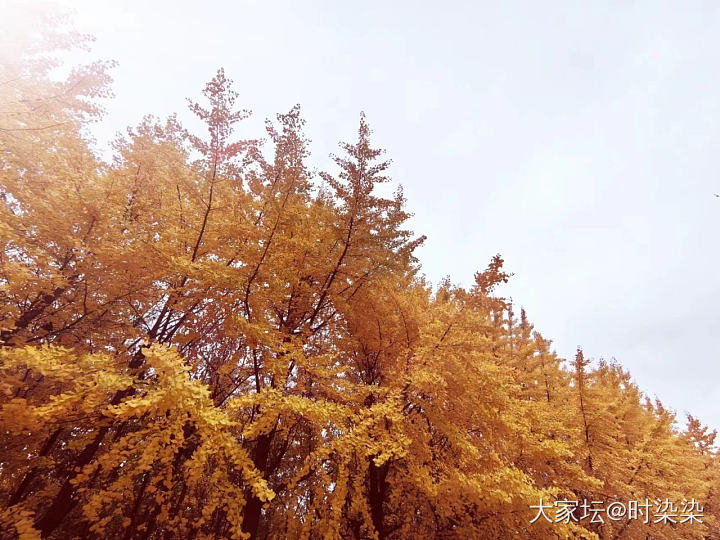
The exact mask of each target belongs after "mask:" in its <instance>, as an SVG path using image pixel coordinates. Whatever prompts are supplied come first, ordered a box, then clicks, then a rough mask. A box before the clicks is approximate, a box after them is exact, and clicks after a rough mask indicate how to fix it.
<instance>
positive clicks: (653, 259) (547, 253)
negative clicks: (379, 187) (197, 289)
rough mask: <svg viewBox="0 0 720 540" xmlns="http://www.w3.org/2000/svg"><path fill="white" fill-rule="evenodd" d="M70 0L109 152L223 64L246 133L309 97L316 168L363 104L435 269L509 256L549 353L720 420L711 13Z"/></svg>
mask: <svg viewBox="0 0 720 540" xmlns="http://www.w3.org/2000/svg"><path fill="white" fill-rule="evenodd" d="M2 1H4V0H0V2H2ZM63 3H64V4H65V5H70V6H73V7H75V8H77V10H78V14H77V19H76V21H77V26H78V27H79V29H81V30H83V31H87V32H90V33H92V34H95V35H96V36H97V42H96V46H95V49H94V54H95V56H98V57H101V58H111V59H115V60H117V61H118V62H119V66H118V68H117V69H116V70H115V72H114V75H115V80H116V82H115V85H114V88H115V93H116V98H115V100H114V101H113V102H112V103H110V104H109V115H108V117H107V119H106V120H105V121H104V122H103V123H102V124H100V125H98V126H97V128H96V130H95V133H96V135H97V137H98V140H99V141H100V143H104V142H105V141H107V140H108V139H110V138H112V135H113V133H115V132H116V131H118V130H123V129H124V127H126V126H127V125H130V124H135V123H137V122H138V121H139V119H140V118H141V117H142V115H143V114H146V113H153V114H156V115H160V116H164V115H167V114H169V113H171V112H178V113H179V115H180V118H181V119H182V120H189V118H190V114H189V112H187V109H186V106H185V101H184V98H185V97H188V96H190V97H198V96H199V94H200V90H201V88H202V87H203V85H204V83H205V82H206V81H207V80H208V79H209V78H210V77H211V76H212V75H213V73H214V72H215V70H216V69H217V68H218V67H220V66H223V67H224V68H225V70H226V73H227V75H228V76H229V77H231V78H233V79H234V80H235V81H236V88H237V90H238V91H239V93H240V97H239V102H240V103H241V105H242V106H244V107H247V108H251V109H252V110H253V111H254V113H255V116H254V119H253V120H251V121H249V122H248V130H249V131H248V133H250V132H255V133H258V132H259V131H260V129H261V126H262V121H263V119H264V118H266V117H269V116H273V115H274V114H275V113H276V112H285V111H287V110H288V109H290V107H291V106H292V105H293V104H295V103H300V104H301V105H302V107H303V111H304V115H305V117H306V119H307V121H308V124H307V126H308V133H309V136H310V138H311V139H312V140H313V146H312V149H313V154H314V161H315V163H318V164H320V165H321V166H326V164H327V163H328V161H327V159H326V156H327V155H328V154H329V153H330V152H332V151H335V150H336V148H337V147H336V143H337V141H338V140H340V139H343V140H346V139H349V138H352V137H353V136H354V134H355V133H356V127H357V122H358V113H359V111H361V110H364V111H365V112H366V113H367V115H368V118H369V121H370V124H371V126H372V128H373V129H374V131H375V140H376V142H377V143H378V144H379V145H380V146H383V147H385V148H387V150H388V156H389V157H391V158H392V159H393V162H394V163H393V170H392V173H393V176H394V179H395V180H396V181H398V182H400V183H402V184H403V186H404V188H405V194H406V196H407V199H408V204H409V208H410V209H411V210H412V211H413V212H414V213H415V218H413V221H412V226H413V227H414V229H415V230H416V231H417V232H418V233H424V234H427V235H428V241H427V244H426V246H425V247H424V248H422V250H421V251H420V258H421V261H422V263H423V267H424V271H425V273H426V274H427V276H428V277H429V278H430V279H431V280H432V281H433V282H437V281H438V280H439V279H440V278H441V277H443V276H444V275H446V274H449V275H450V276H451V278H452V279H453V281H455V282H458V283H461V284H464V285H468V284H470V283H471V282H472V276H473V273H474V271H475V270H478V269H482V268H484V267H485V266H486V264H487V262H488V261H489V259H490V257H491V256H492V255H493V254H494V253H497V252H499V253H501V254H502V255H503V256H504V258H505V260H506V266H507V269H508V270H510V271H512V272H514V273H515V276H514V278H513V279H512V282H511V284H510V285H508V286H507V287H505V288H504V289H503V291H502V292H503V293H504V294H506V295H508V296H512V297H513V299H514V302H515V304H516V305H517V306H518V311H519V307H520V305H522V306H525V308H526V309H527V311H528V315H529V317H530V318H531V320H532V321H533V322H534V323H535V324H536V327H537V328H538V329H539V330H540V331H541V332H543V334H544V335H545V336H546V337H549V338H552V339H554V340H555V344H556V348H557V350H558V352H559V353H560V354H561V356H564V357H570V356H572V354H573V353H574V350H575V347H576V346H577V345H579V344H580V345H582V346H583V347H584V349H585V352H586V355H588V356H592V357H595V358H597V357H601V356H603V357H606V358H611V357H615V358H617V360H618V361H619V362H620V363H622V365H623V366H625V367H626V368H628V369H629V370H630V371H631V373H632V374H633V376H634V377H635V379H636V381H637V382H638V383H639V385H640V387H641V388H642V389H643V390H645V391H647V392H648V393H649V394H650V395H651V396H654V395H657V396H658V397H659V398H660V399H661V400H662V401H663V402H664V403H665V405H666V406H667V407H669V408H672V409H674V410H676V411H677V412H678V413H679V414H680V415H683V414H684V412H685V411H689V412H691V413H693V414H695V415H696V416H699V417H700V419H701V420H702V421H704V422H706V423H709V424H711V425H713V426H715V427H720V386H719V385H718V383H717V379H718V375H720V333H719V332H718V323H719V321H720V317H719V311H718V310H719V308H720V272H718V268H720V254H719V253H718V232H719V231H720V227H719V225H720V198H716V197H714V196H713V194H714V193H716V192H717V193H720V178H719V174H718V170H719V165H720V109H719V108H718V107H719V105H720V11H719V10H718V8H717V7H716V6H718V5H719V4H717V3H715V2H712V1H707V2H696V1H688V2H682V3H678V2H660V1H657V0H656V1H652V2H629V1H627V2H626V1H606V2H571V1H567V2H560V1H558V2H534V1H529V2H508V1H503V2H500V1H496V2H483V1H473V2H432V3H431V2H392V3H391V2H380V1H371V0H366V1H364V2H360V3H358V2H352V3H351V2H337V1H334V2H331V1H327V2H303V1H287V2H273V1H254V2H249V1H232V2H230V1H228V2H220V1H206V2H183V1H173V2H169V1H168V2H154V1H149V0H145V1H137V0H126V1H123V2H118V1H117V0H113V1H109V2H108V1H98V0H81V1H74V0H63Z"/></svg>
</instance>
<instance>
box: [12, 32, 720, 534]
mask: <svg viewBox="0 0 720 540" xmlns="http://www.w3.org/2000/svg"><path fill="white" fill-rule="evenodd" d="M58 32H60V31H59V30H58ZM54 37H55V42H56V43H60V46H62V47H65V46H67V47H71V46H74V45H76V44H77V43H78V41H79V40H80V41H81V40H82V38H81V37H78V36H74V35H71V34H63V33H58V34H57V35H55V36H54ZM59 38H62V39H59ZM18 39H20V38H18ZM54 52H56V51H53V50H52V49H50V48H48V47H47V46H45V45H42V44H40V45H38V43H37V42H36V41H28V42H27V44H26V47H25V49H24V53H23V54H19V53H17V52H13V54H12V55H10V54H9V53H8V54H5V52H4V51H0V244H1V246H0V388H1V391H0V504H1V505H2V509H1V510H0V531H2V532H0V535H2V536H3V537H4V538H5V537H7V538H13V537H16V536H17V537H20V538H37V537H53V538H73V537H80V538H84V537H90V538H125V539H131V538H158V539H159V538H163V539H166V538H167V539H170V538H327V539H334V538H356V539H360V538H377V539H385V538H393V539H401V538H516V537H517V538H540V539H542V538H555V537H560V538H565V537H573V538H582V537H584V538H596V537H600V538H628V539H640V538H650V537H652V538H720V536H718V535H719V531H720V529H718V521H717V519H718V518H719V517H720V500H719V498H718V497H719V496H718V481H719V480H720V469H719V466H718V455H717V453H716V450H715V446H714V433H711V432H709V431H708V430H707V429H706V428H704V427H703V426H702V425H701V424H700V423H699V422H698V421H697V420H695V419H694V418H692V417H690V418H689V421H688V423H687V425H686V426H685V427H683V428H681V427H678V426H677V424H676V422H675V417H674V414H673V413H672V412H671V411H668V410H666V409H665V408H664V407H663V406H662V404H660V403H659V402H653V401H650V400H648V399H647V398H645V397H644V396H643V395H642V394H641V392H640V391H639V390H638V388H637V387H636V385H635V384H634V383H633V382H632V380H631V378H630V376H629V374H628V373H627V372H626V371H624V370H623V369H622V368H621V367H620V366H619V365H616V364H614V363H605V362H596V363H592V364H591V363H590V362H588V361H587V360H586V359H585V358H584V356H583V353H582V351H578V355H577V357H576V358H575V359H574V361H573V362H570V363H566V364H564V363H563V362H562V361H561V360H560V359H559V358H558V357H557V356H556V355H555V354H554V353H553V352H552V350H551V343H550V341H549V340H547V339H545V338H544V337H542V336H541V335H540V334H539V333H538V332H537V331H535V330H534V329H533V326H532V325H531V323H530V322H529V321H528V319H527V317H526V315H525V313H524V311H522V312H521V313H520V314H519V316H518V314H516V313H514V311H513V306H512V305H510V304H509V303H508V302H507V301H506V300H504V299H503V298H500V297H498V296H497V295H496V294H495V293H494V290H495V287H496V285H498V284H500V283H502V282H505V281H506V280H507V279H508V278H509V275H508V274H507V273H505V271H504V270H503V267H502V259H501V258H500V257H499V256H498V257H495V258H494V259H493V260H492V261H491V262H490V264H489V266H488V267H487V269H485V270H484V271H481V272H478V273H477V274H476V276H475V285H473V286H472V287H470V288H462V287H458V286H454V285H452V284H451V283H450V282H449V281H448V282H443V283H441V284H440V285H439V286H437V287H434V288H433V287H431V286H430V285H429V284H428V283H427V282H426V281H425V280H424V279H423V277H422V275H421V273H420V267H419V264H418V261H417V259H416V257H415V255H414V252H415V249H416V248H417V247H418V246H419V245H420V244H421V243H422V242H423V237H418V236H415V235H414V234H413V233H411V232H410V231H408V230H407V228H406V227H407V226H406V222H407V219H408V218H409V214H408V212H407V210H406V208H405V200H404V198H403V194H402V191H400V190H398V191H397V192H396V193H395V195H394V196H383V195H381V194H379V193H385V192H386V190H385V189H382V190H378V189H377V186H378V185H380V184H384V183H386V182H388V181H389V178H388V177H387V175H386V171H387V166H388V164H387V162H385V161H383V157H382V152H381V151H380V150H378V149H376V148H375V147H374V145H373V143H372V140H371V131H370V128H369V126H368V122H367V120H366V119H365V117H364V116H361V118H360V124H359V129H358V132H357V134H356V135H355V136H354V138H353V140H352V141H351V142H349V143H343V144H341V147H340V150H341V151H340V152H339V154H338V155H337V156H334V162H335V167H334V169H333V170H331V171H329V172H327V173H321V174H319V175H316V174H314V173H313V171H312V169H311V167H310V165H309V164H308V141H307V139H306V138H305V136H304V134H303V124H304V121H303V119H302V117H301V115H300V109H299V107H293V108H292V109H291V110H290V111H289V112H287V113H286V114H280V115H278V116H277V118H276V120H275V121H272V122H270V121H268V123H267V132H266V134H265V135H264V139H258V140H240V139H238V138H236V137H235V136H234V131H233V128H234V127H235V126H236V124H237V123H238V122H241V121H242V120H243V119H244V118H245V117H246V116H247V114H248V113H246V112H244V111H242V110H240V109H238V106H237V104H236V103H235V99H236V94H235V92H234V91H233V89H232V85H231V81H230V80H229V79H228V78H227V77H226V76H225V74H224V72H223V71H222V70H219V71H218V72H217V74H216V75H215V76H214V77H213V79H212V80H211V81H210V82H209V83H208V84H207V85H206V87H205V89H204V91H203V97H202V99H200V101H199V102H197V103H196V102H194V101H193V102H191V103H190V108H191V110H192V112H193V113H194V114H195V115H197V117H198V118H199V119H200V120H201V121H202V122H204V124H205V125H206V127H207V132H206V133H204V134H203V135H193V134H190V133H188V131H187V130H186V129H184V128H183V127H182V126H181V125H180V123H179V122H178V120H177V119H176V118H174V117H173V118H169V119H167V120H162V121H161V120H158V119H155V118H152V117H148V118H146V119H145V120H144V121H143V122H142V123H141V124H140V125H138V126H136V127H134V128H131V129H129V130H128V131H127V133H126V134H124V135H123V136H121V137H119V138H118V140H117V141H116V143H115V145H114V154H113V156H114V157H113V159H112V160H110V161H107V160H103V159H101V158H99V157H98V156H97V154H96V153H95V152H94V151H93V147H92V142H91V141H90V139H89V136H88V134H87V126H88V123H89V122H91V121H92V120H93V119H94V118H95V117H96V116H97V115H98V114H99V113H100V110H99V108H98V101H97V100H98V98H102V97H104V96H106V95H107V94H108V80H109V79H108V77H107V74H106V71H107V68H108V66H107V65H105V64H93V65H90V66H84V67H80V68H77V69H76V70H74V71H72V72H71V73H70V75H69V76H67V77H65V78H62V79H61V80H58V79H57V78H56V77H52V76H51V73H52V71H51V70H52V68H53V67H54V64H53V58H54V56H53V53H54ZM646 497H647V498H650V499H651V500H655V499H665V498H670V499H674V500H676V501H680V500H682V499H683V498H688V499H689V498H691V497H693V498H695V499H696V500H698V501H701V502H702V504H703V505H704V518H703V523H701V524H699V523H696V524H686V525H681V524H677V525H672V524H667V523H657V524H656V523H652V522H651V523H648V524H645V523H643V522H642V521H640V520H636V521H627V520H624V521H618V522H614V521H610V520H606V522H605V523H602V524H587V523H584V524H582V525H581V524H575V523H573V522H570V523H567V524H566V523H548V522H545V521H542V520H540V521H536V522H535V523H532V524H531V523H530V520H531V519H532V518H533V516H534V514H535V512H534V511H533V510H532V509H530V506H531V505H537V504H538V502H539V500H540V499H541V498H542V499H544V500H545V501H554V500H557V499H570V498H572V499H582V498H586V499H588V500H607V501H610V500H629V499H640V498H643V499H644V498H646Z"/></svg>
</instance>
